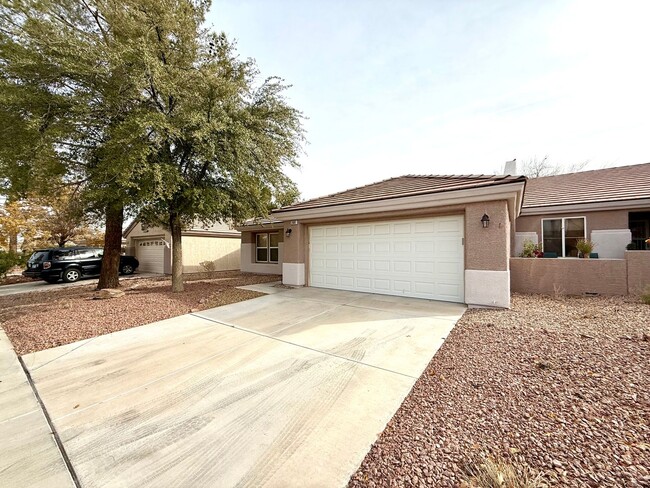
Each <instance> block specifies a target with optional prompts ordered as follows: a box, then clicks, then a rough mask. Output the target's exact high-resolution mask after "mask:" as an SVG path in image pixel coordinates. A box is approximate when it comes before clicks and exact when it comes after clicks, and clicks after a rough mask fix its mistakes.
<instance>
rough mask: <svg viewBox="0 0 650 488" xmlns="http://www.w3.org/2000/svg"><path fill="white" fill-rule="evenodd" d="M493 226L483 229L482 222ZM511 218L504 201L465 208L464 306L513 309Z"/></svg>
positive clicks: (474, 204) (477, 204) (470, 205)
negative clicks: (511, 305) (487, 219)
mask: <svg viewBox="0 0 650 488" xmlns="http://www.w3.org/2000/svg"><path fill="white" fill-rule="evenodd" d="M484 214H487V215H488V216H489V218H490V223H489V226H488V227H487V228H483V225H482V223H481V218H482V217H483V215H484ZM510 227H511V226H510V215H509V212H508V203H507V201H505V200H499V201H494V202H482V203H473V204H469V205H467V207H466V208H465V302H466V303H467V304H468V305H478V306H489V307H506V308H507V307H510V264H509V263H510V244H511V239H510V230H511V228H510Z"/></svg>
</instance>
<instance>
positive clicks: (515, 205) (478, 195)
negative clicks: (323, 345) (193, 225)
mask: <svg viewBox="0 0 650 488" xmlns="http://www.w3.org/2000/svg"><path fill="white" fill-rule="evenodd" d="M525 184H526V178H524V177H522V176H485V175H469V176H402V177H398V178H391V179H389V180H385V181H380V182H378V183H373V184H371V185H367V186H363V187H359V188H354V189H351V190H347V191H343V192H339V193H335V194H332V195H328V196H325V197H322V198H316V199H313V200H308V201H306V202H301V203H297V204H295V205H291V206H288V207H283V208H281V209H278V210H274V211H273V212H272V218H271V219H270V220H262V221H253V222H248V223H247V224H246V225H244V226H242V227H239V230H241V231H242V241H241V242H242V253H241V256H242V258H241V263H242V264H241V269H242V270H243V271H254V272H262V273H277V274H282V281H283V283H285V284H287V285H308V286H314V287H323V288H333V289H339V290H352V291H360V292H369V293H379V294H388V295H398V296H407V297H415V298H427V299H435V300H445V301H452V302H461V303H467V304H470V305H484V306H485V305H487V306H500V307H507V306H509V304H510V271H509V270H510V268H509V266H510V265H509V259H510V255H511V250H510V246H511V241H512V240H514V237H513V236H511V228H512V227H513V224H514V221H515V219H516V218H517V216H518V215H519V213H520V210H521V205H522V201H523V195H524V186H525Z"/></svg>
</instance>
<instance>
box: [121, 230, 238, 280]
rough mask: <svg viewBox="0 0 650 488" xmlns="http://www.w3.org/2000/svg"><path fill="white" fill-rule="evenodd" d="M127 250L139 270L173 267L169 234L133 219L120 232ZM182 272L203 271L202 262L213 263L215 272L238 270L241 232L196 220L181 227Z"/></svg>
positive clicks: (167, 269) (162, 270) (168, 272)
mask: <svg viewBox="0 0 650 488" xmlns="http://www.w3.org/2000/svg"><path fill="white" fill-rule="evenodd" d="M123 236H124V238H125V239H126V244H125V248H126V253H127V254H131V255H133V256H135V257H136V258H137V259H138V261H140V266H139V268H138V269H139V271H141V272H150V273H165V274H170V273H171V270H172V252H171V250H172V238H171V233H170V232H169V231H168V230H167V229H164V228H162V227H151V226H148V225H146V224H143V223H142V222H140V221H139V220H137V219H136V220H134V221H133V222H131V224H130V225H129V226H128V227H127V228H126V230H125V231H124V234H123ZM182 242H183V272H184V273H194V272H197V271H205V268H204V267H203V266H201V263H207V262H211V263H213V264H212V266H213V269H214V270H215V271H225V270H233V269H239V267H240V261H239V255H240V248H241V235H240V233H239V231H237V230H236V229H233V228H232V227H230V226H229V225H227V224H221V223H216V224H214V225H212V226H209V227H203V226H201V225H200V224H199V223H197V224H195V225H194V226H193V227H192V228H190V229H185V230H183V233H182Z"/></svg>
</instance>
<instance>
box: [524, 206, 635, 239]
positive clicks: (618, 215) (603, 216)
mask: <svg viewBox="0 0 650 488" xmlns="http://www.w3.org/2000/svg"><path fill="white" fill-rule="evenodd" d="M563 217H587V232H591V231H592V230H607V229H627V227H628V210H609V211H607V210H606V211H597V212H594V211H585V212H565V213H549V214H541V215H520V216H519V218H518V219H517V232H537V234H538V235H540V236H541V235H542V219H548V218H553V219H556V218H558V219H559V218H563Z"/></svg>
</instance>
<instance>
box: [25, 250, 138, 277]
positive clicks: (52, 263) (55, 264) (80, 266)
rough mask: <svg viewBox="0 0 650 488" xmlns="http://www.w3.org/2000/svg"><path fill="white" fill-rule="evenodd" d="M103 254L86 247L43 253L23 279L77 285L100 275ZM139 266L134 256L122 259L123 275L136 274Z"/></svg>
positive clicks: (30, 262) (35, 257) (33, 257)
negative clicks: (80, 281) (82, 279)
mask: <svg viewBox="0 0 650 488" xmlns="http://www.w3.org/2000/svg"><path fill="white" fill-rule="evenodd" d="M103 254H104V250H103V249H101V248H96V247H86V246H77V247H55V248H52V249H39V250H37V251H35V252H34V254H32V255H31V257H30V258H29V260H28V261H27V269H26V270H25V271H23V276H27V277H29V278H40V279H43V280H45V281H47V282H48V283H56V282H57V281H59V280H61V279H62V280H63V281H64V282H66V283H73V282H75V281H78V280H79V279H81V278H82V277H88V276H97V275H99V272H100V270H101V267H102V255H103ZM139 264H140V263H139V262H138V260H137V259H136V258H135V257H133V256H120V273H121V274H124V275H130V274H133V272H135V270H136V269H138V266H139Z"/></svg>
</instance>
